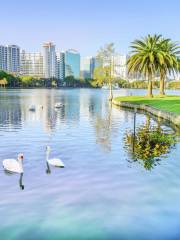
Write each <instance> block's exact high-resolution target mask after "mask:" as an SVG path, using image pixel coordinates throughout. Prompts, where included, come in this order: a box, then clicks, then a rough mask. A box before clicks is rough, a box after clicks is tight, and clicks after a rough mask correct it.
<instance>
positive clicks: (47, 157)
mask: <svg viewBox="0 0 180 240" xmlns="http://www.w3.org/2000/svg"><path fill="white" fill-rule="evenodd" d="M48 159H49V152H48V151H47V152H46V161H48Z"/></svg>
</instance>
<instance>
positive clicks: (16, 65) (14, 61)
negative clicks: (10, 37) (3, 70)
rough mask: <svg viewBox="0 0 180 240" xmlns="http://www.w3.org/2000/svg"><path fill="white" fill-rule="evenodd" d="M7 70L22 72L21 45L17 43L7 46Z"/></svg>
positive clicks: (16, 72)
mask: <svg viewBox="0 0 180 240" xmlns="http://www.w3.org/2000/svg"><path fill="white" fill-rule="evenodd" d="M7 71H8V72H9V73H15V74H18V73H19V72H20V47H18V46H17V45H8V46H7Z"/></svg>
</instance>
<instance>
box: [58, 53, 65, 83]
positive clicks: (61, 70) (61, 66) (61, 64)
mask: <svg viewBox="0 0 180 240" xmlns="http://www.w3.org/2000/svg"><path fill="white" fill-rule="evenodd" d="M56 77H57V79H58V80H60V82H63V81H64V79H65V53H64V52H61V51H58V52H56Z"/></svg>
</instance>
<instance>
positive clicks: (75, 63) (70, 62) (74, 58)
mask: <svg viewBox="0 0 180 240" xmlns="http://www.w3.org/2000/svg"><path fill="white" fill-rule="evenodd" d="M68 76H73V77H74V78H76V79H79V78H80V54H79V53H78V52H77V51H76V50H73V49H70V50H67V51H66V52H65V77H68Z"/></svg>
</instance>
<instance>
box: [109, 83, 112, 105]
mask: <svg viewBox="0 0 180 240" xmlns="http://www.w3.org/2000/svg"><path fill="white" fill-rule="evenodd" d="M112 100H113V91H112V82H109V101H112Z"/></svg>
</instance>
